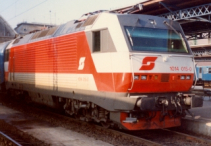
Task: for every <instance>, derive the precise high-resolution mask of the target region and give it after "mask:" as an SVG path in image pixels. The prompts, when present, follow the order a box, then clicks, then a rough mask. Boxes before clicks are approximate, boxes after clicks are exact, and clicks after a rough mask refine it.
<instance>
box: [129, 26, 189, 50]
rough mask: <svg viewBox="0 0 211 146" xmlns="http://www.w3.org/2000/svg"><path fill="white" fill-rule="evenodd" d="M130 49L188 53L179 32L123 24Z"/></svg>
mask: <svg viewBox="0 0 211 146" xmlns="http://www.w3.org/2000/svg"><path fill="white" fill-rule="evenodd" d="M125 31H126V34H127V36H128V39H129V42H130V44H131V47H132V51H152V52H176V53H189V52H188V49H187V47H186V44H185V41H184V40H183V38H182V35H181V33H180V32H177V31H174V30H168V29H158V28H146V27H132V26H125Z"/></svg>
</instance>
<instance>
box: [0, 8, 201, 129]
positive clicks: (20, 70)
mask: <svg viewBox="0 0 211 146" xmlns="http://www.w3.org/2000/svg"><path fill="white" fill-rule="evenodd" d="M86 16H87V18H85V19H83V20H73V21H70V22H67V23H65V24H63V25H60V26H57V27H54V28H50V29H47V30H43V31H38V32H36V33H32V34H28V35H26V36H23V37H19V38H17V39H15V40H13V41H11V42H7V43H6V44H5V43H4V44H1V45H0V49H1V56H0V60H1V63H2V65H1V67H0V68H1V75H2V74H4V78H1V84H2V86H3V87H4V88H5V89H6V90H7V92H9V93H11V94H15V95H24V97H25V98H26V99H27V100H31V101H34V102H37V103H41V104H45V105H48V106H51V107H55V108H63V109H64V110H65V112H66V113H67V114H69V115H74V116H76V117H77V118H79V119H81V120H86V121H91V120H94V121H96V122H100V123H101V124H102V125H103V126H105V127H109V126H115V125H117V126H118V127H120V128H124V129H128V130H143V129H159V128H168V127H174V126H180V124H181V117H183V116H185V111H186V110H188V109H190V108H192V107H200V106H202V98H201V97H197V96H194V95H193V94H188V92H189V90H190V89H191V86H192V83H193V78H194V63H193V55H192V52H191V50H190V48H189V46H188V43H187V40H186V39H185V36H184V33H183V31H182V29H181V27H180V25H179V24H178V23H177V22H174V21H171V20H167V19H165V18H160V17H156V16H149V15H137V14H115V13H109V12H102V13H97V14H96V13H93V14H90V15H86ZM2 89H3V88H2Z"/></svg>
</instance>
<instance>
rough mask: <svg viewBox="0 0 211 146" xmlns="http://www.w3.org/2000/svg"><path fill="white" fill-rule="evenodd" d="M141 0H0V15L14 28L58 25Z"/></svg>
mask: <svg viewBox="0 0 211 146" xmlns="http://www.w3.org/2000/svg"><path fill="white" fill-rule="evenodd" d="M142 1H143V0H0V15H1V16H2V17H3V18H4V19H5V20H6V21H7V22H8V23H9V24H10V26H11V27H12V28H15V27H16V26H17V24H18V23H22V22H29V23H32V22H36V23H48V24H56V25H60V24H63V23H66V22H68V21H70V20H73V19H79V18H80V17H81V15H83V14H85V13H88V12H93V11H97V10H112V9H115V8H120V7H124V6H128V5H132V4H137V3H140V2H142Z"/></svg>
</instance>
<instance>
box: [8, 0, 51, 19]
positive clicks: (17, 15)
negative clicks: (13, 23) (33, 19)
mask: <svg viewBox="0 0 211 146" xmlns="http://www.w3.org/2000/svg"><path fill="white" fill-rule="evenodd" d="M47 1H48V0H45V1H43V2H41V3H39V4H37V5H35V6H33V7H31V8H30V9H28V10H26V11H24V12H22V13H20V14H18V15H16V16H14V17H12V18H10V19H9V20H7V21H10V20H12V19H14V18H16V17H18V16H20V15H22V14H24V13H26V12H28V11H30V10H32V9H34V8H36V7H38V6H40V5H41V4H43V3H45V2H47Z"/></svg>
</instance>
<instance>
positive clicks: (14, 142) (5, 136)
mask: <svg viewBox="0 0 211 146" xmlns="http://www.w3.org/2000/svg"><path fill="white" fill-rule="evenodd" d="M0 135H1V136H3V137H4V138H6V139H8V140H9V141H10V142H12V143H13V144H15V145H17V146H22V145H21V144H19V143H18V142H17V141H15V140H14V139H12V138H11V137H9V136H8V135H6V134H5V133H3V132H1V131H0Z"/></svg>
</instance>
